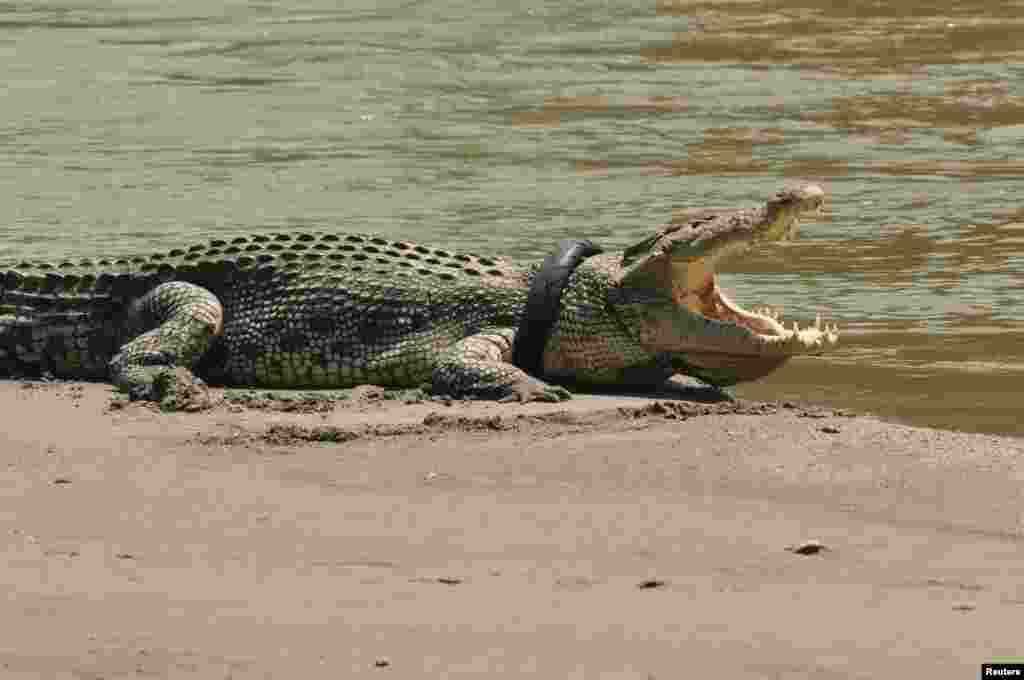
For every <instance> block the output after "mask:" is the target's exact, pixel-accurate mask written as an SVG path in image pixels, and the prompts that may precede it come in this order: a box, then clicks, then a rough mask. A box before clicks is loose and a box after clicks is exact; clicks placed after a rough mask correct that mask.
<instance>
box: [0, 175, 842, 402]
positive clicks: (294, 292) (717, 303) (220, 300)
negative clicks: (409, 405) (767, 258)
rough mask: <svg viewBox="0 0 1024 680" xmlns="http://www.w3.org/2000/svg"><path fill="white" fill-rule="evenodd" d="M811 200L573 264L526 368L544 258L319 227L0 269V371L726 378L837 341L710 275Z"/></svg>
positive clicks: (158, 383)
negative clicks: (521, 258)
mask: <svg viewBox="0 0 1024 680" xmlns="http://www.w3.org/2000/svg"><path fill="white" fill-rule="evenodd" d="M823 200H824V192H823V191H822V189H821V188H820V187H818V186H815V185H812V184H804V185H800V186H789V187H786V188H784V189H782V190H781V191H780V192H778V193H777V194H775V195H773V196H772V197H771V198H770V199H769V200H768V201H767V202H766V203H765V204H764V205H762V206H760V207H754V208H739V209H727V210H714V209H706V210H703V211H700V213H699V214H696V215H694V216H692V217H690V218H689V219H686V220H684V221H682V222H673V223H670V224H668V225H666V226H663V227H661V228H659V229H658V230H657V231H656V232H655V233H654V234H653V235H652V236H650V237H648V238H645V239H644V240H642V241H640V242H639V243H636V244H634V245H633V246H631V247H628V248H626V249H625V250H624V251H622V252H617V253H599V254H594V255H592V256H590V257H586V258H583V257H578V258H576V259H577V260H578V266H576V267H575V268H571V267H570V268H569V269H571V271H568V270H567V271H566V276H565V277H564V280H563V281H562V283H563V284H564V290H563V291H562V292H561V294H560V296H558V298H557V299H556V300H554V303H553V304H554V305H555V306H554V308H553V310H552V318H551V324H550V329H546V330H547V332H545V333H543V334H542V335H543V338H542V343H541V346H540V347H541V351H540V353H539V354H538V356H537V366H535V367H533V368H531V369H530V370H524V368H523V367H521V366H517V365H516V364H515V363H514V362H513V356H514V355H515V346H516V339H517V335H519V336H520V337H523V336H524V335H525V331H526V329H527V328H529V327H530V324H531V323H532V321H531V319H530V318H529V314H524V310H525V307H526V305H527V300H528V298H529V296H530V290H531V283H534V282H536V281H538V278H537V277H538V276H541V275H542V274H543V272H542V271H541V270H542V267H541V266H540V265H539V264H532V265H530V264H526V265H524V264H519V263H516V262H514V261H512V260H509V259H505V258H500V257H485V256H480V255H473V254H465V253H458V252H453V251H452V250H448V249H443V248H436V247H431V246H424V245H421V244H417V243H413V242H410V241H405V240H394V239H388V238H383V237H379V236H370V235H363V234H344V233H321V232H317V233H261V234H255V235H250V236H244V237H237V238H230V239H216V240H210V241H208V242H206V243H203V244H200V245H194V246H192V247H189V248H178V249H174V250H171V251H169V252H164V253H158V254H152V255H147V256H139V257H123V258H105V259H94V260H89V259H84V260H77V261H72V260H67V261H60V262H51V263H46V262H20V263H18V264H15V265H12V266H10V267H8V268H6V269H2V270H0V376H3V377H30V376H40V375H42V376H53V377H57V378H64V379H82V380H108V381H110V382H112V383H113V384H114V385H115V386H116V387H117V388H119V389H120V390H121V391H123V392H127V393H128V394H129V395H130V397H131V398H133V399H144V400H153V401H157V402H160V403H162V404H164V405H165V406H171V407H173V406H174V405H175V403H176V400H183V399H186V400H187V399H188V398H190V397H189V396H188V395H195V394H196V393H197V390H198V391H199V392H200V393H202V392H204V391H205V390H206V387H205V386H206V385H207V384H211V383H212V384H220V385H225V386H251V387H266V388H342V387H352V386H356V385H360V384H377V385H383V386H392V387H413V386H423V385H429V389H431V390H432V391H433V392H434V393H439V394H448V395H452V396H455V397H464V398H483V399H498V400H520V401H531V400H542V401H559V400H563V399H568V398H570V396H571V393H570V392H569V391H568V390H567V389H566V385H570V386H571V385H583V386H595V387H600V386H615V387H624V386H640V387H644V386H647V387H650V386H659V385H661V384H663V383H665V381H666V380H667V379H669V378H671V377H672V376H674V375H677V374H683V375H687V376H691V377H693V378H696V379H698V380H700V381H703V382H704V383H708V384H710V385H712V386H717V387H725V386H729V385H732V384H735V383H737V382H740V381H744V380H754V379H757V378H759V377H762V376H763V375H765V374H767V373H769V372H771V371H773V370H775V369H777V368H778V367H779V366H781V365H782V364H783V363H784V362H785V361H786V360H787V359H789V358H790V357H792V356H794V355H798V354H818V353H821V352H824V351H826V350H829V349H831V348H832V347H834V346H836V344H837V341H838V332H837V330H836V328H835V327H834V326H828V325H825V326H823V325H822V323H821V318H820V316H819V317H818V318H817V320H816V321H815V322H814V323H813V325H809V326H808V327H806V328H803V329H801V328H799V327H798V326H797V325H796V324H793V326H792V328H786V327H785V326H784V325H783V324H782V323H781V322H780V321H779V319H778V318H777V316H776V315H775V314H774V313H772V312H771V311H770V310H767V309H765V310H759V311H748V310H746V309H744V308H742V307H740V306H739V305H738V304H737V303H735V302H733V301H732V300H730V299H729V298H728V297H727V296H726V295H725V294H724V293H723V292H722V291H721V290H720V289H719V287H718V284H717V282H716V279H715V265H716V263H717V262H719V261H720V260H721V259H722V258H723V257H726V256H731V255H734V254H736V253H738V252H741V251H743V250H745V249H747V248H749V247H750V246H751V245H753V244H756V243H759V242H767V241H781V240H786V239H790V238H792V237H793V236H794V235H795V234H796V231H797V226H798V224H799V222H800V219H801V218H802V217H804V218H806V217H807V216H814V215H815V214H818V212H819V210H820V207H821V205H822V202H823ZM527 368H529V367H527Z"/></svg>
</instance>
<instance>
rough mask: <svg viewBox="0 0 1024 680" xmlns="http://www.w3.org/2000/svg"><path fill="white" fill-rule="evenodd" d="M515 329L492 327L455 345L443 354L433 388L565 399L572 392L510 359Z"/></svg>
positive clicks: (504, 397)
mask: <svg viewBox="0 0 1024 680" xmlns="http://www.w3.org/2000/svg"><path fill="white" fill-rule="evenodd" d="M514 340H515V330H513V329H511V328H499V329H491V330H488V331H484V332H481V333H477V334H476V335H471V336H469V337H468V338H465V339H464V340H460V341H459V342H457V343H455V344H454V345H452V347H451V348H450V349H448V350H447V351H445V352H444V354H442V355H441V358H440V359H439V360H438V362H437V364H436V367H435V368H434V374H433V381H432V382H433V385H432V390H433V392H435V393H438V394H450V395H453V396H456V397H475V398H482V399H495V398H496V399H498V400H499V401H522V402H526V401H565V400H566V399H570V398H571V397H572V393H571V392H569V390H567V389H565V388H564V387H559V386H557V385H549V384H547V383H546V382H544V381H543V380H538V379H537V378H534V377H533V376H531V375H530V374H528V373H526V371H524V370H523V369H521V368H519V367H518V366H516V365H515V364H512V363H511V360H512V345H513V342H514Z"/></svg>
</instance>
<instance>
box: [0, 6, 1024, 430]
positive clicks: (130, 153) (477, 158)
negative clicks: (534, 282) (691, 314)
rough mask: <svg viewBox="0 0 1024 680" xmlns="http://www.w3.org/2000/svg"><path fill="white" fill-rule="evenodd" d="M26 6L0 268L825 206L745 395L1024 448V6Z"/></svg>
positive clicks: (518, 232)
mask: <svg viewBox="0 0 1024 680" xmlns="http://www.w3.org/2000/svg"><path fill="white" fill-rule="evenodd" d="M947 4H948V5H949V6H945V7H941V6H940V7H938V8H937V7H936V6H935V5H933V4H928V5H927V6H926V5H925V4H924V3H914V2H895V3H886V4H877V3H852V4H851V5H850V6H849V7H848V8H847V7H845V6H844V7H842V8H837V7H834V6H832V5H820V4H819V3H811V2H804V3H800V2H780V3H771V2H766V3H735V4H734V3H720V2H715V3H711V2H708V3H699V2H686V3H684V2H681V1H679V2H672V1H669V0H664V1H663V2H633V1H630V0H622V1H620V2H616V3H609V2H599V1H596V0H591V1H582V2H560V3H552V2H524V3H506V2H474V3H463V2H455V1H434V2H391V3H388V2H376V1H375V2H348V3H345V7H344V8H343V9H339V8H338V3H331V2H326V1H309V2H290V3H269V2H264V3H254V2H221V3H216V2H195V1H189V0H185V1H179V2H175V3H153V2H148V1H147V2H142V1H140V0H135V1H121V2H104V3H99V2H88V1H83V2H79V3H74V4H72V3H67V4H64V3H60V2H0V75H2V77H0V102H2V111H3V115H2V116H0V259H4V260H7V259H14V258H53V257H62V256H65V255H71V254H75V255H83V256H89V255H98V254H100V253H130V252H140V251H149V250H153V249H166V248H171V247H174V246H177V245H180V244H181V243H182V242H186V241H193V240H198V239H204V238H208V237H211V236H223V235H233V234H241V233H245V232H250V231H254V230H257V231H259V230H266V231H270V230H278V229H299V228H301V229H323V230H345V229H351V230H358V231H372V232H379V233H381V234H384V235H387V236H392V237H402V238H408V239H416V240H420V241H425V242H428V243H431V242H433V243H438V244H446V245H452V246H460V247H463V248H468V249H470V250H473V251H478V252H488V251H490V252H500V253H503V254H507V255H512V256H517V257H524V258H526V257H536V256H540V255H543V254H545V253H546V252H547V250H548V249H549V248H550V247H551V244H553V243H554V242H555V241H557V240H558V239H560V238H564V237H566V236H569V235H574V236H588V237H591V238H594V239H596V240H598V241H599V242H601V243H602V244H603V245H604V246H606V247H608V248H616V247H621V246H624V245H626V244H629V243H631V242H633V241H636V240H638V239H639V238H641V237H643V236H645V235H647V234H649V233H650V232H651V231H652V230H653V229H655V228H656V227H657V226H658V225H659V224H663V223H665V222H667V221H668V220H669V219H670V218H671V216H672V214H673V211H677V210H680V209H683V208H686V207H694V206H705V205H719V206H721V205H727V206H728V205H738V204H752V203H757V202H760V201H762V200H763V199H764V198H765V197H767V196H768V195H769V194H770V193H772V192H773V191H775V190H776V189H777V188H778V187H779V186H780V185H781V184H782V182H783V181H784V180H785V179H796V178H800V179H806V180H810V181H816V182H818V183H820V184H822V185H823V186H824V187H825V188H826V190H827V191H828V192H829V195H830V205H829V212H828V215H827V219H826V220H824V221H823V222H820V223H815V224H808V225H806V227H805V228H804V230H803V238H802V240H801V241H799V242H797V243H794V244H792V245H788V246H785V247H778V248H775V249H772V250H767V251H764V252H759V253H756V254H753V255H752V256H751V257H749V258H746V259H744V260H743V261H742V262H740V261H737V262H734V263H731V264H730V265H729V267H728V269H727V271H728V272H729V273H728V274H726V275H724V276H723V277H721V280H722V283H723V286H724V287H725V288H726V289H727V290H729V291H730V292H732V293H733V294H734V295H735V297H736V298H737V299H738V300H740V301H742V302H743V303H744V304H747V305H748V306H749V305H751V304H755V305H760V304H771V305H773V306H776V307H782V308H783V309H784V310H785V311H786V316H787V318H789V319H801V320H804V321H806V320H808V319H812V318H813V317H814V314H815V313H817V312H819V311H820V312H822V313H823V314H824V315H825V316H826V318H831V319H833V320H836V321H838V322H839V323H840V325H841V326H842V328H843V329H844V331H845V334H844V341H845V343H844V347H843V349H842V350H841V351H840V352H838V353H836V354H833V355H831V356H829V357H824V358H820V359H805V360H797V361H794V362H792V363H791V365H789V366H787V367H786V368H784V369H782V370H781V371H779V372H777V373H776V374H774V375H773V376H771V377H769V378H768V379H766V380H764V381H762V382H759V383H755V384H752V385H747V386H743V387H741V388H740V390H739V393H740V394H741V395H744V396H751V397H786V398H799V399H807V400H817V401H824V402H828V403H832V404H835V405H839V406H847V407H852V408H855V409H859V410H867V411H871V412H875V413H878V414H881V415H885V416H892V417H897V418H903V419H908V420H910V421H911V422H915V423H920V424H928V425H933V426H939V427H953V428H964V429H972V430H983V431H990V432H1007V433H1015V434H1024V424H1021V421H1024V418H1020V415H1021V414H1022V412H1024V389H1022V387H1021V381H1022V379H1024V343H1022V340H1024V301H1022V298H1024V295H1022V293H1024V260H1022V255H1024V205H1022V203H1021V200H1020V199H1019V198H1018V196H1019V195H1020V180H1021V175H1022V174H1024V161H1021V160H1019V159H1020V157H1021V150H1022V144H1024V96H1022V92H1021V91H1020V90H1021V86H1020V83H1021V82H1022V81H1021V77H1020V76H1021V72H1022V70H1024V67H1022V66H1021V65H1020V64H1022V63H1024V60H1022V59H1021V56H1022V55H1021V54H1020V53H1019V51H1020V49H1022V48H1019V47H1018V42H1019V41H1017V40H1016V39H1015V38H1014V36H1019V35H1020V34H1021V33H1020V31H1021V29H1022V28H1024V6H1021V5H1019V4H1015V3H1011V2H985V3H982V2H961V3H957V4H956V5H955V6H953V5H952V3H947Z"/></svg>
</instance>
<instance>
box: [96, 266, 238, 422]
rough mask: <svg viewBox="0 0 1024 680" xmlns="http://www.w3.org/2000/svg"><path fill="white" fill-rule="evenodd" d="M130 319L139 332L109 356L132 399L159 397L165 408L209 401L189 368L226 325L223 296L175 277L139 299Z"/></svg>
mask: <svg viewBox="0 0 1024 680" xmlns="http://www.w3.org/2000/svg"><path fill="white" fill-rule="evenodd" d="M129 320H130V324H131V326H132V328H133V329H134V330H136V331H137V332H138V333H140V335H138V336H136V337H135V338H134V339H133V340H131V341H129V342H127V343H125V344H124V345H123V346H122V347H121V348H120V351H119V352H118V354H117V356H115V357H114V358H113V359H111V361H110V377H111V379H112V380H113V382H114V384H115V385H116V386H117V387H118V388H120V389H121V390H122V391H124V392H127V393H128V395H129V397H130V398H131V399H133V400H134V399H146V400H152V401H156V402H159V403H160V406H161V408H164V409H166V410H174V409H178V408H184V409H187V410H194V409H199V408H204V407H206V406H208V405H209V396H208V393H207V390H206V386H205V384H204V383H203V381H202V380H200V379H199V378H197V377H196V376H195V375H193V373H192V370H191V369H192V367H193V366H195V365H196V363H197V362H198V361H199V360H200V359H201V358H202V357H203V354H205V353H206V351H207V350H208V349H209V348H210V345H211V344H212V343H213V341H214V339H215V338H217V336H219V335H220V333H221V331H222V330H223V327H224V310H223V308H222V306H221V303H220V300H218V299H217V297H216V296H215V295H214V294H213V293H211V292H210V291H208V290H206V289H205V288H202V287H200V286H196V285H194V284H191V283H185V282H182V281H172V282H169V283H164V284H161V285H159V286H157V287H156V288H154V289H153V290H151V291H149V292H148V293H146V294H145V295H143V296H142V297H141V298H139V299H138V300H136V301H135V302H134V303H133V304H132V308H131V309H130V311H129Z"/></svg>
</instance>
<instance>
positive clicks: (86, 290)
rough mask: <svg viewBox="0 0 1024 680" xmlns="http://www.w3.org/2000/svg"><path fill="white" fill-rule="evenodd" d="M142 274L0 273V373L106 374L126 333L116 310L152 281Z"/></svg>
mask: <svg viewBox="0 0 1024 680" xmlns="http://www.w3.org/2000/svg"><path fill="white" fill-rule="evenodd" d="M146 278H147V277H140V276H139V275H137V274H109V273H94V272H79V273H57V272H53V271H46V270H39V269H33V270H27V269H24V268H23V269H20V270H13V269H12V270H8V271H5V272H0V377H41V376H53V377H60V378H79V379H102V378H105V377H106V375H107V362H108V361H109V360H110V358H111V357H112V356H113V355H114V354H115V353H116V351H117V347H118V345H119V343H120V342H123V336H124V333H125V328H124V324H122V323H119V322H118V321H117V318H118V316H119V315H121V312H120V310H123V309H125V307H126V302H127V300H129V299H131V298H132V297H133V296H134V294H135V292H136V291H138V290H141V289H144V288H145V287H148V286H149V285H152V284H151V283H150V282H148V281H147V280H146Z"/></svg>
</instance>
